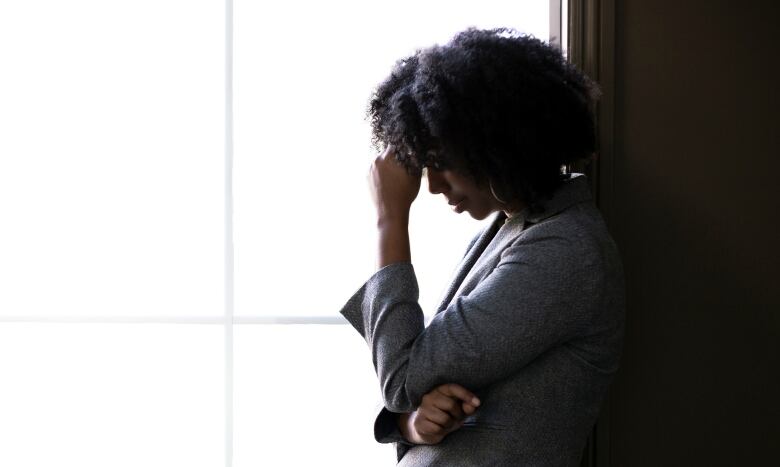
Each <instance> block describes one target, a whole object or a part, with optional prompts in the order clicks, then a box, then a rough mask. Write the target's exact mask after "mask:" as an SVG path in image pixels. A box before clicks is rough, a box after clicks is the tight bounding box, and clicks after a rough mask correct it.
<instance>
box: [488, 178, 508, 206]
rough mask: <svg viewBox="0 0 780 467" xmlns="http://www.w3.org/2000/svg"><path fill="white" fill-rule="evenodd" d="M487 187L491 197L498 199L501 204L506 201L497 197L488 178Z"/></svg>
mask: <svg viewBox="0 0 780 467" xmlns="http://www.w3.org/2000/svg"><path fill="white" fill-rule="evenodd" d="M488 187H489V188H490V194H492V195H493V198H495V199H496V201H498V202H499V203H501V204H506V201H504V200H503V199H501V198H499V197H498V195H497V194H496V190H494V189H493V182H491V181H490V180H488Z"/></svg>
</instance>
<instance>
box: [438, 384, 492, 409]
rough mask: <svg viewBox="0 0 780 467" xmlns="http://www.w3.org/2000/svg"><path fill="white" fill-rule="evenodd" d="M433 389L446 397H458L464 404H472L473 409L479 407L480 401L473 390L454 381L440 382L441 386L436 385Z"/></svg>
mask: <svg viewBox="0 0 780 467" xmlns="http://www.w3.org/2000/svg"><path fill="white" fill-rule="evenodd" d="M434 391H438V392H440V393H442V394H444V395H445V396H448V397H455V398H457V399H460V400H461V401H463V402H464V406H465V405H467V404H468V405H471V406H473V407H474V408H475V409H476V407H479V404H480V403H481V402H480V400H479V399H478V398H477V396H476V395H474V393H473V392H471V391H469V390H468V389H466V388H464V387H463V386H461V385H459V384H455V383H449V384H442V385H441V386H438V387H436V388H435V389H434Z"/></svg>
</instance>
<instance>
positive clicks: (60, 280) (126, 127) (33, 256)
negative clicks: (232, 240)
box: [0, 0, 224, 316]
mask: <svg viewBox="0 0 780 467" xmlns="http://www.w3.org/2000/svg"><path fill="white" fill-rule="evenodd" d="M223 10H224V3H223V2H222V1H220V0H211V1H199V2H191V1H186V0H137V1H133V2H106V1H100V0H73V1H67V2H63V1H59V0H48V1H47V0H25V1H23V2H2V3H0V63H2V64H3V65H2V69H3V71H2V73H0V219H2V228H0V284H2V285H0V314H2V315H17V316H18V315H26V316H29V315H33V314H34V315H42V314H45V315H93V316H94V315H106V314H119V315H131V314H157V315H162V314H166V315H182V314H186V315H206V314H221V313H222V274H223V267H222V264H223V224H224V222H223V178H224V175H223V165H224V162H223V161H224V150H223V144H224V137H223V133H224V123H223V122H224V52H223V49H224V12H223Z"/></svg>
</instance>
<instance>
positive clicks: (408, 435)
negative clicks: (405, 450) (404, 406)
mask: <svg viewBox="0 0 780 467" xmlns="http://www.w3.org/2000/svg"><path fill="white" fill-rule="evenodd" d="M411 416H412V414H410V413H402V414H398V431H399V432H401V437H403V439H405V440H406V441H408V442H410V443H413V442H414V441H413V436H412V432H411V430H412V426H411V423H410V421H411V419H412V417H411Z"/></svg>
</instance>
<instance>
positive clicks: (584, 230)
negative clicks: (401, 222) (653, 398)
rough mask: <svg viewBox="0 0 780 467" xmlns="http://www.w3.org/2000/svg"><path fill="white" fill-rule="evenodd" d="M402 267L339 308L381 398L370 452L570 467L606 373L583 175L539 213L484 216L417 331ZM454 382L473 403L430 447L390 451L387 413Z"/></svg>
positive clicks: (604, 296) (613, 252) (607, 318)
mask: <svg viewBox="0 0 780 467" xmlns="http://www.w3.org/2000/svg"><path fill="white" fill-rule="evenodd" d="M417 299H418V289H417V281H416V278H415V274H414V269H413V267H412V265H411V264H410V263H395V264H391V265H388V266H386V267H384V268H382V269H380V270H379V271H377V272H376V273H375V274H374V275H373V276H372V277H371V278H370V279H369V280H368V281H367V282H366V283H365V284H364V285H363V287H361V288H360V290H358V291H357V292H356V293H355V295H353V296H352V298H351V299H350V300H349V301H348V302H347V304H346V305H345V306H344V307H343V309H342V310H341V313H342V314H343V315H344V317H345V318H346V319H347V320H348V321H349V322H350V323H351V324H352V325H353V326H354V328H355V329H356V330H357V331H358V332H359V333H360V334H361V335H362V336H363V337H364V338H365V340H366V342H367V343H368V345H369V347H370V350H371V354H372V357H373V363H374V367H375V369H376V372H377V376H378V378H379V383H380V386H381V389H382V394H383V397H384V404H385V409H384V410H382V412H381V413H380V414H379V416H378V418H377V421H376V424H375V427H374V428H375V436H376V437H377V440H378V441H380V442H390V441H395V442H398V448H399V449H398V452H399V458H400V462H399V465H402V466H439V465H441V466H460V465H463V466H480V465H491V466H496V465H497V466H503V465H507V466H509V465H512V466H515V465H517V466H576V465H577V464H578V462H579V459H580V457H581V455H582V451H583V448H584V446H585V442H586V439H587V436H588V433H589V431H590V429H591V428H592V426H593V424H594V422H595V420H596V417H597V414H598V410H599V407H600V405H601V402H602V399H603V398H604V395H605V393H606V390H607V386H608V384H609V382H610V380H611V379H612V375H613V374H614V373H615V371H616V370H617V367H618V361H619V355H620V351H621V347H622V338H623V321H624V308H625V305H624V286H623V274H622V267H621V263H620V259H619V256H618V252H617V249H616V247H615V245H614V242H613V241H612V239H611V237H610V235H609V233H608V232H607V229H606V226H605V225H604V222H603V220H602V217H601V215H600V213H599V212H598V210H597V209H596V207H595V205H594V204H593V202H592V200H591V197H590V193H589V191H588V186H587V182H586V180H585V177H583V176H576V177H573V178H572V179H570V180H569V181H567V182H565V183H564V184H563V185H562V187H561V188H560V189H559V190H558V191H557V192H556V193H555V195H554V196H553V198H552V199H551V200H550V201H549V202H548V203H546V205H545V207H544V210H543V211H542V212H540V213H535V214H530V213H528V212H523V213H520V214H519V215H518V216H515V217H513V218H511V219H505V218H504V216H503V214H501V215H497V216H496V217H495V218H494V220H493V222H492V223H491V225H490V226H488V227H487V228H486V229H485V231H484V232H482V234H480V235H479V236H478V237H477V239H475V241H474V242H472V245H471V246H470V248H469V251H468V252H467V253H466V256H465V257H464V259H463V261H462V263H461V265H460V266H459V268H458V270H457V271H456V273H455V278H454V280H453V282H452V284H451V285H450V287H449V288H448V290H447V291H446V293H445V296H444V299H443V301H442V303H441V305H440V307H439V309H438V310H437V313H436V315H435V316H434V318H433V319H432V320H431V322H430V323H429V325H428V326H427V327H425V326H424V321H423V312H422V310H421V309H420V306H419V305H418V303H417ZM443 383H457V384H460V385H462V386H464V387H466V388H468V389H470V390H472V391H474V392H475V393H476V394H477V396H478V397H479V398H480V400H481V401H482V404H481V406H480V407H479V409H478V410H477V412H476V413H475V414H474V415H472V416H471V417H469V418H468V419H467V420H466V423H465V425H464V426H463V427H462V428H461V429H459V430H458V431H456V432H453V433H451V434H450V435H448V436H447V437H446V438H445V439H444V440H443V441H442V442H441V443H439V444H437V445H433V446H425V445H410V444H409V443H406V442H401V441H402V440H401V438H400V434H399V433H398V431H397V427H396V426H395V414H397V413H401V412H411V411H413V410H414V409H415V408H416V407H418V406H419V404H420V400H421V398H422V396H423V395H424V394H425V393H426V392H428V391H430V390H431V389H433V388H434V387H436V386H438V385H440V384H443Z"/></svg>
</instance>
